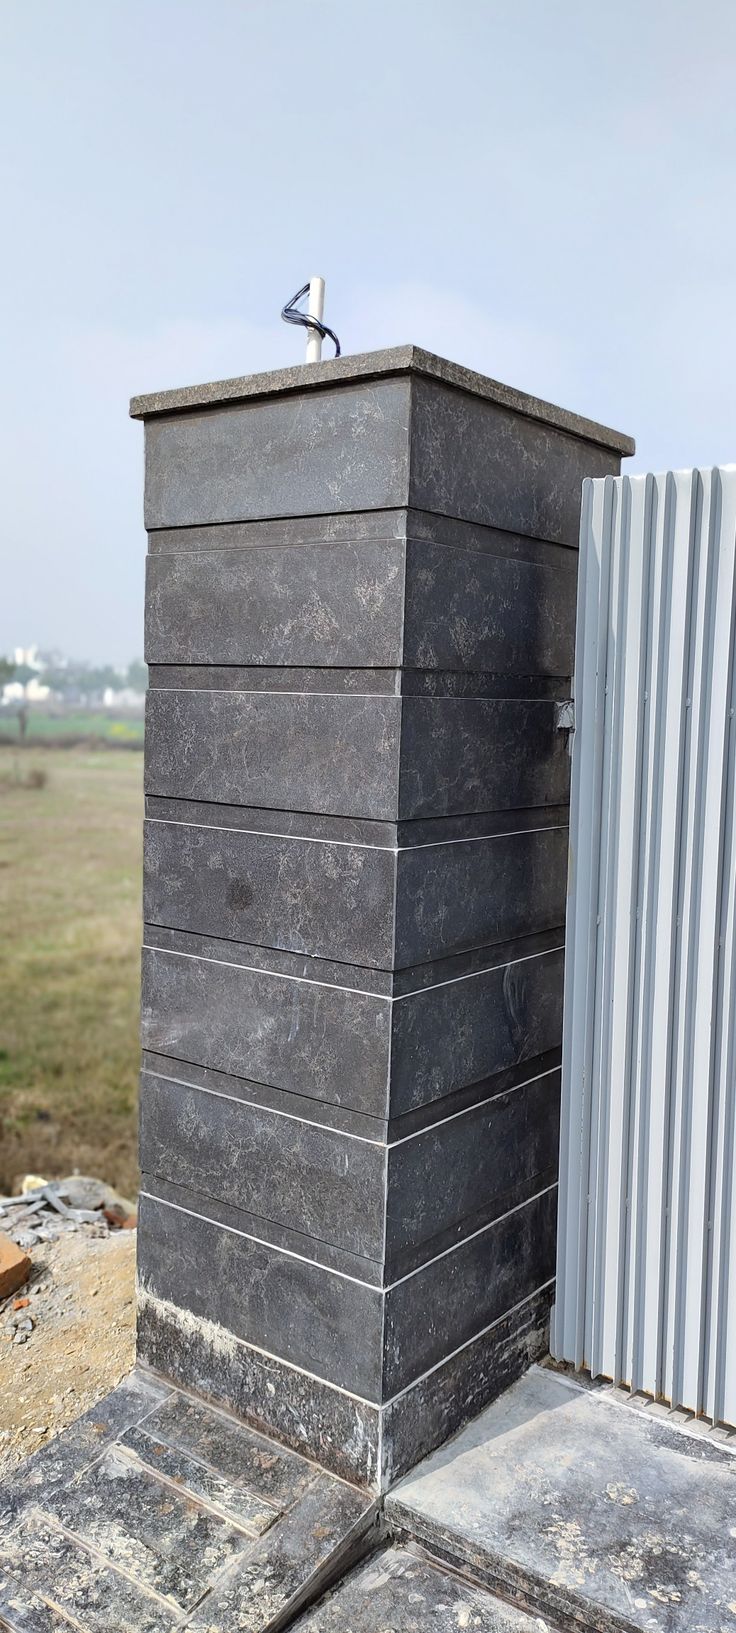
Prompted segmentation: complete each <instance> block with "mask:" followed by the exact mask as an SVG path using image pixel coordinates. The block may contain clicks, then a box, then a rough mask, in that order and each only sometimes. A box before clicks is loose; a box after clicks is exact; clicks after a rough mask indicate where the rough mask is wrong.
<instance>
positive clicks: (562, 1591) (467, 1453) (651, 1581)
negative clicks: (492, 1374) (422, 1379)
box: [386, 1367, 736, 1633]
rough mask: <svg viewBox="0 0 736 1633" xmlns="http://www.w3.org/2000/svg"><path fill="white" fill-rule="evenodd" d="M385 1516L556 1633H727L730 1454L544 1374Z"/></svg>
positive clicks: (486, 1416)
mask: <svg viewBox="0 0 736 1633" xmlns="http://www.w3.org/2000/svg"><path fill="white" fill-rule="evenodd" d="M386 1518H387V1521H388V1523H389V1525H390V1526H391V1527H392V1528H393V1530H394V1531H395V1532H397V1533H399V1534H401V1533H402V1532H403V1533H405V1534H408V1535H409V1536H410V1537H413V1538H414V1539H417V1540H418V1541H419V1542H420V1543H422V1544H423V1545H424V1546H425V1547H426V1548H428V1549H429V1550H430V1551H431V1552H432V1553H433V1554H435V1555H437V1556H438V1557H439V1558H441V1559H444V1560H446V1561H448V1562H449V1563H450V1564H451V1565H452V1566H453V1567H454V1568H455V1569H458V1570H461V1571H465V1572H467V1573H469V1574H470V1575H471V1576H472V1577H473V1578H474V1579H475V1580H476V1581H477V1582H478V1583H480V1584H484V1585H487V1586H489V1587H491V1588H493V1589H494V1590H496V1591H498V1592H499V1593H501V1595H502V1596H503V1598H504V1599H506V1600H509V1601H512V1602H516V1603H517V1604H518V1605H519V1606H520V1607H522V1608H524V1609H527V1610H528V1611H530V1612H535V1613H536V1615H537V1616H542V1617H544V1618H548V1619H549V1621H550V1622H551V1623H552V1624H557V1625H558V1626H560V1627H563V1628H566V1629H567V1628H572V1627H575V1628H584V1629H586V1630H588V1633H645V1630H646V1633H685V1630H687V1633H695V1630H697V1633H724V1629H726V1628H730V1627H736V1540H735V1539H736V1460H735V1459H734V1456H733V1454H732V1453H731V1452H730V1451H727V1450H725V1449H722V1448H720V1447H719V1446H717V1445H714V1444H713V1443H712V1441H710V1440H706V1439H702V1438H700V1437H698V1436H696V1435H694V1434H691V1433H688V1431H687V1430H686V1429H684V1428H677V1427H674V1428H673V1427H672V1426H671V1425H670V1423H668V1422H664V1421H661V1420H659V1419H657V1418H656V1417H653V1416H651V1415H650V1414H648V1413H644V1412H642V1411H637V1410H636V1409H634V1408H632V1407H630V1406H626V1405H623V1404H619V1403H618V1402H617V1401H616V1400H614V1399H612V1398H611V1397H610V1395H609V1394H607V1393H606V1392H604V1391H603V1390H595V1389H589V1388H585V1387H584V1386H582V1385H581V1384H579V1383H577V1382H576V1381H575V1380H572V1379H570V1378H568V1377H566V1376H562V1375H560V1374H557V1373H554V1372H552V1371H548V1370H546V1369H543V1368H539V1367H533V1368H532V1369H531V1371H530V1372H528V1373H527V1374H526V1375H525V1377H523V1378H521V1379H520V1380H519V1382H518V1383H516V1384H515V1385H514V1386H513V1388H511V1389H509V1390H508V1391H507V1393H506V1394H505V1395H503V1396H502V1397H501V1398H500V1400H498V1401H496V1403H495V1404H494V1405H493V1406H491V1407H490V1408H489V1409H488V1410H487V1411H486V1412H484V1413H483V1414H482V1415H481V1416H480V1417H479V1418H477V1419H476V1421H475V1422H474V1423H472V1424H470V1425H469V1426H468V1427H467V1428H466V1429H464V1430H463V1431H462V1433H461V1434H459V1435H457V1436H456V1437H455V1439H454V1440H452V1441H450V1442H448V1444H447V1445H446V1446H444V1447H443V1448H442V1449H441V1450H440V1451H438V1452H435V1453H434V1454H433V1455H432V1456H431V1457H429V1458H427V1459H426V1461H425V1462H424V1463H422V1464H421V1465H420V1467H419V1468H418V1469H416V1470H415V1471H414V1473H413V1474H410V1475H409V1476H408V1477H407V1478H406V1479H405V1480H403V1481H401V1483H400V1484H399V1485H398V1486H397V1487H396V1489H395V1491H394V1493H393V1494H392V1495H391V1496H390V1497H389V1498H388V1500H387V1503H386ZM430 1625H431V1624H430ZM468 1625H472V1623H469V1624H468ZM481 1625H483V1624H481ZM491 1625H493V1624H491Z"/></svg>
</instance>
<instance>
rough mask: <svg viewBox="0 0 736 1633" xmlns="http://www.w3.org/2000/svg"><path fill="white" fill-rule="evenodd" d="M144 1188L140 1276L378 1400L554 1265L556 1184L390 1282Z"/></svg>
mask: <svg viewBox="0 0 736 1633" xmlns="http://www.w3.org/2000/svg"><path fill="white" fill-rule="evenodd" d="M143 1185H144V1189H143V1190H142V1192H141V1200H140V1219H141V1227H142V1236H141V1246H140V1252H139V1276H140V1279H141V1284H142V1287H143V1290H144V1292H145V1293H146V1295H148V1296H150V1297H152V1298H154V1299H158V1300H162V1301H164V1302H165V1303H167V1304H168V1303H170V1304H172V1305H174V1306H179V1307H182V1308H183V1309H185V1310H186V1311H188V1312H189V1314H190V1316H193V1317H195V1318H197V1317H198V1318H200V1319H203V1320H206V1321H209V1322H212V1323H213V1324H214V1325H215V1327H218V1326H219V1327H221V1328H225V1329H226V1330H227V1331H228V1332H230V1333H231V1334H233V1335H234V1336H235V1337H236V1338H239V1339H242V1340H243V1341H244V1342H246V1343H248V1344H250V1345H255V1346H256V1347H257V1348H258V1349H260V1350H263V1351H264V1352H265V1353H266V1354H267V1355H270V1356H275V1357H280V1358H282V1359H283V1360H285V1361H287V1362H289V1363H291V1364H292V1365H294V1366H297V1367H300V1368H301V1369H303V1370H305V1371H307V1372H309V1373H312V1374H314V1375H315V1376H316V1377H317V1378H319V1379H321V1380H322V1381H323V1382H324V1383H327V1384H331V1385H333V1386H336V1387H338V1388H340V1389H345V1390H347V1391H348V1392H349V1393H350V1394H354V1395H356V1396H358V1397H359V1398H360V1399H361V1400H364V1401H368V1402H371V1403H373V1404H375V1405H380V1404H381V1403H382V1402H384V1401H385V1400H387V1399H389V1398H391V1397H392V1396H393V1395H395V1394H398V1393H399V1392H400V1391H401V1390H403V1389H406V1388H408V1387H409V1385H410V1384H412V1383H413V1382H414V1381H416V1380H417V1379H418V1378H419V1377H421V1376H422V1375H423V1374H424V1373H425V1372H426V1371H427V1370H428V1369H430V1368H432V1367H433V1366H436V1365H437V1364H438V1363H439V1362H441V1361H442V1360H443V1359H444V1357H445V1356H446V1355H447V1354H448V1353H450V1352H451V1351H452V1350H454V1349H457V1348H459V1347H460V1346H461V1345H462V1344H464V1343H467V1342H469V1341H470V1340H471V1339H472V1338H473V1337H475V1336H476V1335H477V1334H478V1333H480V1332H481V1331H482V1330H483V1329H484V1328H485V1327H487V1326H489V1325H491V1324H492V1323H493V1322H494V1321H496V1320H498V1319H499V1318H500V1317H501V1316H502V1315H503V1314H504V1312H505V1311H506V1310H507V1309H509V1308H510V1307H511V1306H512V1305H514V1304H517V1303H520V1302H522V1301H523V1300H524V1299H526V1298H528V1297H529V1296H530V1295H531V1294H532V1293H533V1292H535V1291H536V1290H537V1289H538V1288H540V1287H541V1286H543V1285H545V1284H546V1283H547V1282H548V1281H549V1279H550V1277H551V1276H552V1274H553V1271H554V1220H555V1213H556V1187H552V1188H548V1189H547V1190H545V1191H543V1192H541V1193H540V1194H538V1195H537V1196H535V1197H533V1198H531V1199H530V1200H529V1201H528V1202H526V1203H523V1204H521V1205H520V1206H518V1207H516V1208H515V1209H513V1210H512V1211H510V1212H509V1213H506V1214H504V1215H502V1216H501V1217H500V1218H499V1219H497V1220H494V1221H493V1222H492V1223H490V1224H488V1225H486V1226H485V1227H484V1228H483V1229H482V1230H480V1231H477V1232H476V1233H475V1234H474V1235H472V1236H470V1237H468V1238H466V1239H465V1240H463V1241H461V1242H460V1243H459V1244H457V1245H456V1246H455V1247H453V1248H451V1249H448V1250H446V1251H444V1252H443V1253H441V1254H439V1255H438V1256H437V1257H435V1258H433V1259H431V1260H428V1261H427V1262H426V1263H424V1264H423V1265H422V1266H421V1267H420V1268H418V1269H417V1270H415V1271H413V1272H411V1273H409V1274H408V1275H405V1276H403V1277H400V1278H399V1279H398V1280H397V1281H396V1282H394V1283H392V1284H391V1285H390V1286H389V1287H388V1288H386V1289H383V1288H380V1287H376V1286H373V1285H370V1284H367V1283H365V1282H362V1281H360V1280H358V1279H357V1278H354V1277H351V1276H347V1275H344V1274H342V1273H338V1272H335V1271H333V1270H329V1269H327V1268H326V1267H324V1266H321V1265H318V1264H316V1263H314V1262H313V1261H308V1260H306V1259H303V1258H300V1257H298V1256H297V1255H295V1254H293V1253H287V1252H284V1251H283V1250H280V1249H278V1248H276V1247H274V1246H273V1245H272V1244H270V1243H266V1242H264V1241H261V1240H258V1239H257V1238H254V1237H252V1236H248V1235H245V1234H244V1233H241V1232H239V1231H237V1230H236V1229H235V1228H234V1227H232V1226H230V1227H223V1226H222V1225H221V1224H220V1223H219V1222H217V1221H214V1220H211V1219H210V1218H208V1217H207V1213H206V1209H207V1206H208V1203H207V1198H205V1197H202V1198H201V1199H199V1201H198V1204H197V1206H198V1207H199V1209H200V1210H201V1211H199V1212H194V1211H190V1210H189V1209H184V1208H182V1207H178V1206H172V1204H171V1203H170V1202H166V1201H162V1200H161V1199H159V1198H157V1196H156V1194H155V1185H156V1182H155V1180H153V1179H152V1178H151V1179H149V1178H148V1177H146V1176H144V1180H143ZM147 1186H148V1187H149V1189H146V1188H145V1187H147Z"/></svg>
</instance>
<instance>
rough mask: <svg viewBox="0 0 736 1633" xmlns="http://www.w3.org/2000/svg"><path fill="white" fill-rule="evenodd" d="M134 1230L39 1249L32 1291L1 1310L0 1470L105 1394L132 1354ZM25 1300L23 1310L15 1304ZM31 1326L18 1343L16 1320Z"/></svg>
mask: <svg viewBox="0 0 736 1633" xmlns="http://www.w3.org/2000/svg"><path fill="white" fill-rule="evenodd" d="M135 1241H136V1232H135V1231H134V1230H117V1231H113V1232H112V1233H111V1234H110V1235H109V1236H106V1237H99V1238H97V1237H94V1236H91V1235H90V1234H88V1233H87V1232H86V1231H78V1232H75V1233H73V1234H69V1235H64V1236H60V1237H59V1238H58V1239H57V1240H56V1241H52V1242H44V1243H39V1244H38V1245H37V1246H36V1247H35V1248H34V1250H33V1269H32V1272H31V1276H30V1279H29V1281H28V1282H27V1284H26V1286H25V1287H23V1288H21V1289H19V1291H18V1292H17V1293H15V1294H14V1295H13V1297H12V1298H9V1299H6V1300H5V1302H4V1303H3V1304H0V1471H5V1470H9V1469H11V1468H14V1467H15V1466H16V1464H17V1463H20V1462H21V1461H22V1459H23V1458H24V1457H28V1456H30V1454H31V1452H35V1451H37V1450H38V1448H39V1447H40V1446H42V1445H45V1444H46V1443H47V1441H49V1440H51V1439H52V1438H53V1436H54V1435H56V1434H58V1433H59V1431H60V1430H61V1429H65V1428H67V1426H68V1425H69V1424H70V1423H73V1421H74V1419H75V1418H78V1417H79V1416H80V1414H81V1413H82V1412H86V1411H87V1409H88V1407H90V1406H93V1405H94V1403H95V1401H97V1400H99V1399H100V1396H101V1395H104V1394H106V1393H107V1391H108V1390H110V1389H113V1388H114V1386H115V1384H117V1383H119V1381H120V1379H121V1378H122V1377H123V1376H124V1375H125V1373H126V1372H129V1371H130V1368H131V1367H132V1365H133V1357H134V1338H135V1296H134V1287H135ZM20 1297H27V1298H28V1305H27V1307H24V1308H22V1309H21V1310H18V1311H16V1310H14V1308H13V1305H14V1302H15V1301H16V1300H17V1299H18V1298H20ZM29 1319H30V1320H31V1321H32V1322H33V1329H32V1331H31V1332H30V1333H28V1334H27V1336H26V1338H25V1339H24V1340H22V1341H20V1342H16V1341H15V1333H16V1332H17V1330H18V1329H17V1327H16V1328H13V1327H12V1325H11V1324H12V1323H13V1322H14V1321H23V1320H25V1321H26V1323H27V1321H28V1320H29Z"/></svg>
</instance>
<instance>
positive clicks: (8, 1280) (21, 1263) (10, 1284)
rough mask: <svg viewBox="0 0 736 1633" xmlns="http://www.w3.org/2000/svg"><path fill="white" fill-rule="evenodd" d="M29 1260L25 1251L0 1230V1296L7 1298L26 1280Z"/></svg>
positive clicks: (29, 1267) (28, 1271)
mask: <svg viewBox="0 0 736 1633" xmlns="http://www.w3.org/2000/svg"><path fill="white" fill-rule="evenodd" d="M30 1269H31V1261H30V1259H29V1257H28V1254H27V1253H24V1252H23V1250H22V1249H21V1248H19V1247H17V1246H16V1244H15V1242H11V1240H10V1237H9V1236H6V1235H5V1232H4V1231H1V1230H0V1298H8V1297H9V1295H10V1294H11V1293H15V1292H16V1291H17V1289H18V1288H19V1287H22V1286H23V1283H24V1281H27V1280H28V1277H29V1274H30Z"/></svg>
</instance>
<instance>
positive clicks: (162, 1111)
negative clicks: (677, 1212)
mask: <svg viewBox="0 0 736 1633" xmlns="http://www.w3.org/2000/svg"><path fill="white" fill-rule="evenodd" d="M188 1071H189V1068H187V1067H182V1068H180V1072H181V1073H182V1074H185V1073H187V1072H188ZM140 1106H141V1110H140V1160H141V1167H142V1169H143V1171H144V1172H145V1173H146V1174H148V1175H150V1176H152V1178H154V1179H155V1181H156V1189H157V1194H161V1182H162V1181H165V1182H167V1184H166V1187H165V1189H164V1191H163V1193H162V1194H163V1195H164V1198H165V1199H166V1198H169V1199H171V1200H173V1201H174V1202H176V1201H177V1199H178V1200H179V1201H182V1202H183V1203H184V1204H185V1205H191V1207H192V1209H193V1210H194V1211H197V1210H198V1209H199V1208H200V1206H201V1205H200V1203H198V1202H197V1201H196V1200H194V1201H191V1203H190V1204H189V1203H188V1197H187V1196H186V1195H185V1194H184V1191H185V1190H186V1191H187V1192H191V1193H194V1192H196V1193H198V1194H200V1195H204V1196H205V1197H206V1198H207V1199H208V1202H209V1203H210V1204H211V1203H212V1202H213V1201H215V1202H219V1203H222V1204H225V1205H226V1206H225V1207H224V1208H220V1209H218V1210H215V1212H214V1217H215V1218H218V1217H219V1219H220V1220H221V1221H223V1222H225V1221H229V1222H230V1223H231V1224H232V1226H233V1228H235V1229H240V1230H242V1231H243V1232H246V1233H251V1234H256V1235H261V1236H263V1235H264V1234H266V1233H267V1236H268V1239H269V1240H270V1241H271V1242H272V1243H273V1244H274V1245H282V1246H284V1247H287V1248H289V1247H291V1248H293V1249H295V1250H296V1251H298V1252H300V1253H301V1254H302V1255H303V1256H304V1257H306V1258H311V1259H314V1260H315V1262H318V1263H322V1264H327V1266H328V1267H329V1266H330V1264H331V1265H332V1267H333V1268H340V1267H342V1268H343V1269H345V1270H346V1271H347V1272H348V1273H352V1274H354V1275H356V1276H357V1277H358V1278H359V1279H365V1280H371V1281H372V1280H374V1279H377V1280H378V1281H381V1282H390V1281H393V1280H395V1279H397V1278H398V1276H399V1275H401V1274H404V1273H406V1272H407V1271H409V1270H411V1269H414V1268H416V1267H417V1266H418V1265H419V1264H421V1263H422V1262H423V1261H424V1260H426V1259H428V1258H431V1257H433V1256H434V1255H435V1254H436V1253H437V1252H439V1251H441V1250H443V1249H444V1248H445V1247H447V1246H453V1245H454V1244H456V1243H457V1242H458V1241H459V1240H461V1239H462V1238H463V1237H464V1236H466V1235H468V1234H471V1233H472V1232H473V1231H475V1230H476V1229H478V1228H480V1227H482V1226H484V1225H485V1224H487V1223H489V1222H490V1221H491V1220H492V1219H493V1218H494V1217H496V1216H497V1215H500V1214H502V1213H504V1212H507V1211H508V1210H509V1209H510V1208H512V1207H515V1206H517V1205H518V1204H519V1203H520V1202H523V1201H524V1200H526V1199H528V1197H529V1196H531V1195H533V1194H534V1193H535V1192H536V1191H539V1190H541V1189H542V1188H543V1187H545V1186H547V1185H549V1184H551V1183H552V1182H553V1181H554V1178H555V1174H556V1163H557V1139H558V1129H559V1072H558V1071H557V1070H554V1069H553V1070H551V1071H547V1072H545V1073H543V1074H542V1075H540V1076H538V1077H533V1076H532V1077H530V1078H529V1079H528V1080H527V1081H526V1082H522V1083H520V1084H519V1085H518V1086H516V1087H514V1088H509V1089H502V1090H501V1091H500V1092H499V1093H497V1094H494V1095H493V1096H492V1097H491V1098H487V1097H486V1098H484V1099H483V1100H481V1101H480V1103H479V1104H477V1105H471V1106H467V1107H465V1108H463V1109H461V1110H460V1111H457V1112H455V1113H453V1115H451V1116H450V1117H442V1116H439V1117H437V1118H436V1120H435V1121H434V1122H433V1123H432V1124H430V1126H429V1127H427V1128H425V1129H420V1130H418V1131H417V1132H416V1133H414V1134H411V1135H403V1136H401V1137H400V1138H399V1139H398V1140H396V1141H392V1140H391V1138H390V1136H389V1138H388V1143H386V1135H384V1139H383V1140H380V1139H378V1138H377V1137H374V1138H372V1139H366V1138H364V1137H361V1136H356V1135H355V1134H350V1133H345V1132H342V1131H341V1130H340V1129H335V1128H329V1127H325V1126H315V1125H314V1124H313V1123H312V1122H311V1121H310V1120H309V1118H308V1117H307V1118H304V1117H300V1116H297V1115H290V1114H289V1113H288V1112H284V1111H282V1110H277V1109H274V1108H272V1107H268V1106H264V1105H259V1104H258V1103H256V1102H254V1101H252V1100H249V1099H248V1098H247V1096H246V1093H245V1086H244V1088H243V1094H242V1097H241V1098H240V1099H235V1098H233V1097H232V1096H230V1095H227V1094H223V1093H221V1092H217V1091H214V1092H213V1091H212V1090H211V1089H205V1088H202V1087H201V1086H198V1085H196V1084H190V1083H188V1082H186V1081H183V1080H182V1077H181V1076H179V1077H176V1078H173V1077H169V1076H167V1075H164V1072H163V1071H162V1072H160V1073H156V1072H153V1071H151V1070H145V1071H144V1072H143V1074H142V1080H141V1099H140ZM182 1188H184V1189H182ZM228 1209H229V1210H230V1211H228ZM206 1211H208V1213H212V1211H213V1210H212V1209H211V1207H209V1208H208V1209H207V1210H206ZM279 1226H281V1227H283V1229H282V1230H281V1231H280V1232H279V1230H278V1229H277V1228H274V1227H279ZM330 1243H331V1244H332V1245H333V1247H334V1248H335V1249H338V1250H340V1255H339V1257H338V1256H337V1255H336V1254H334V1253H333V1254H332V1255H327V1254H326V1253H325V1247H326V1245H327V1244H330ZM364 1260H365V1261H372V1262H371V1264H370V1265H368V1264H367V1263H363V1262H362V1261H364Z"/></svg>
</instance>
